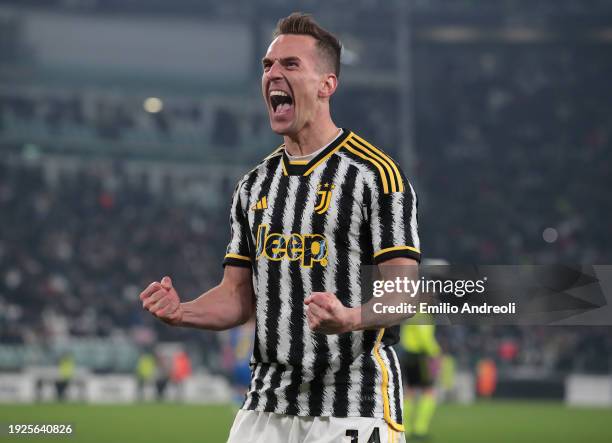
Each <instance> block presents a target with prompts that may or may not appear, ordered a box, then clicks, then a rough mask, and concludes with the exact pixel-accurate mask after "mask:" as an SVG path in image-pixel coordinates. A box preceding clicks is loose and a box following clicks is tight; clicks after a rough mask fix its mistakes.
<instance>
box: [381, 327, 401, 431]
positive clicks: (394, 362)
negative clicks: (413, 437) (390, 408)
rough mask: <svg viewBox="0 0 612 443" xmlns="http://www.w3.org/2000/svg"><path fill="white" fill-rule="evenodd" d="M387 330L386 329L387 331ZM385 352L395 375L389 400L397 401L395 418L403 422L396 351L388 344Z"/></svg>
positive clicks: (396, 420) (397, 421)
mask: <svg viewBox="0 0 612 443" xmlns="http://www.w3.org/2000/svg"><path fill="white" fill-rule="evenodd" d="M385 332H386V331H385ZM383 349H384V351H385V354H387V360H389V366H391V374H392V375H393V392H392V393H389V401H392V402H394V403H395V417H391V418H393V420H394V421H395V423H399V424H400V425H401V424H402V420H403V419H404V417H403V414H402V399H401V396H402V395H403V393H401V391H400V384H401V382H402V381H401V374H400V371H399V370H398V361H397V359H396V358H395V352H394V351H393V349H392V348H390V347H388V346H384V347H383Z"/></svg>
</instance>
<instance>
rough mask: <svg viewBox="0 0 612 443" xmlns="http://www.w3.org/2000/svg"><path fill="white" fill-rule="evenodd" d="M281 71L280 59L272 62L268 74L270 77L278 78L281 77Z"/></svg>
mask: <svg viewBox="0 0 612 443" xmlns="http://www.w3.org/2000/svg"><path fill="white" fill-rule="evenodd" d="M281 71H282V66H281V65H280V63H279V62H278V61H275V62H274V63H272V65H271V66H270V69H268V72H267V73H266V74H267V76H268V78H269V79H278V78H281Z"/></svg>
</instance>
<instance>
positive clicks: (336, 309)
mask: <svg viewBox="0 0 612 443" xmlns="http://www.w3.org/2000/svg"><path fill="white" fill-rule="evenodd" d="M304 304H305V305H306V318H307V320H308V326H310V329H312V330H313V331H315V332H321V333H323V334H342V333H344V332H349V331H352V330H353V329H354V328H355V325H356V320H357V319H356V318H355V316H356V314H357V312H356V311H355V310H354V309H352V308H347V307H346V306H344V305H343V304H342V302H341V301H340V300H338V297H336V295H335V294H332V293H331V292H313V293H312V294H311V295H310V297H308V298H306V300H304Z"/></svg>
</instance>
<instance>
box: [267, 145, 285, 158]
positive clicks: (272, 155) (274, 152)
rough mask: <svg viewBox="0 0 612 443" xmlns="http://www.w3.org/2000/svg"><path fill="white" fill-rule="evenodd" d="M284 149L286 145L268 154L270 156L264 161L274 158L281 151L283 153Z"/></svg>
mask: <svg viewBox="0 0 612 443" xmlns="http://www.w3.org/2000/svg"><path fill="white" fill-rule="evenodd" d="M283 149H285V144H284V143H283V144H282V145H280V146H279V147H278V148H276V149H275V150H274V151H272V152H271V153H270V154H268V156H267V157H266V158H264V161H266V160H268V159H269V158H272V157H274V156H275V155H276V154H278V153H280V151H282V150H283Z"/></svg>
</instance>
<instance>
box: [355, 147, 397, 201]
mask: <svg viewBox="0 0 612 443" xmlns="http://www.w3.org/2000/svg"><path fill="white" fill-rule="evenodd" d="M346 149H347V150H349V151H350V152H352V153H353V154H355V155H356V156H358V157H361V158H362V159H364V160H365V161H369V162H370V163H372V164H373V165H374V166H376V168H378V172H379V173H380V178H381V179H382V183H383V193H385V194H388V193H389V184H388V183H387V177H386V176H385V171H384V170H383V168H382V166H381V165H380V163H378V161H376V160H375V159H373V158H371V157H367V156H366V155H365V154H362V153H361V152H360V151H358V150H356V149H355V148H353V147H352V146H351V145H346Z"/></svg>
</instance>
